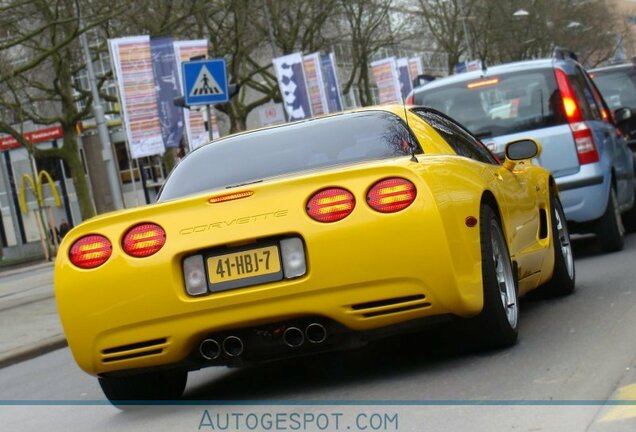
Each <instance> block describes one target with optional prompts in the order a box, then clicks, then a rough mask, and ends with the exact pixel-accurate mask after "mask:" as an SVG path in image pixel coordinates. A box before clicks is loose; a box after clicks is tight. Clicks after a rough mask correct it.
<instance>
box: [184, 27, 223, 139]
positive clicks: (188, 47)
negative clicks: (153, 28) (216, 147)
mask: <svg viewBox="0 0 636 432" xmlns="http://www.w3.org/2000/svg"><path fill="white" fill-rule="evenodd" d="M174 53H175V56H176V60H177V72H178V74H179V87H181V83H182V82H183V81H182V79H183V77H182V76H181V63H183V62H187V61H190V58H192V57H196V56H201V55H202V56H207V55H208V41H207V39H199V40H190V41H175V42H174ZM181 94H183V89H181ZM210 111H211V114H212V121H211V123H212V137H213V138H214V139H217V138H219V137H220V136H221V135H220V134H219V127H218V124H217V121H216V114H215V113H214V110H210ZM183 116H184V118H185V126H186V136H187V138H188V144H189V146H190V150H194V149H195V148H197V147H199V146H201V145H203V144H205V143H207V142H208V141H209V140H210V138H209V136H208V132H207V131H206V130H205V117H206V115H205V112H203V111H198V110H184V113H183Z"/></svg>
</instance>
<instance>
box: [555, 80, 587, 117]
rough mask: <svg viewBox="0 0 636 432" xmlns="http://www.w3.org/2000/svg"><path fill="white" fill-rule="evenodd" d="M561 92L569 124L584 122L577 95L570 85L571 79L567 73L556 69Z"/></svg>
mask: <svg viewBox="0 0 636 432" xmlns="http://www.w3.org/2000/svg"><path fill="white" fill-rule="evenodd" d="M554 73H555V76H556V80H557V85H558V86H559V91H560V92H561V100H562V101H563V109H564V111H565V117H566V118H567V119H568V122H569V123H573V122H580V121H583V115H582V114H581V108H580V107H579V103H578V102H577V100H576V94H574V89H573V88H572V84H571V83H570V79H569V78H568V75H567V74H566V73H565V71H563V70H561V69H558V68H557V69H555V71H554Z"/></svg>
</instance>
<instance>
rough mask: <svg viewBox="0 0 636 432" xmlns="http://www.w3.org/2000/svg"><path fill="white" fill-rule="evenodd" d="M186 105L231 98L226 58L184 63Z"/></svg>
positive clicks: (215, 102) (222, 101)
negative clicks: (228, 88) (229, 95)
mask: <svg viewBox="0 0 636 432" xmlns="http://www.w3.org/2000/svg"><path fill="white" fill-rule="evenodd" d="M182 68H183V69H182V71H183V74H182V76H183V92H184V95H183V96H184V98H185V103H186V105H190V106H194V105H213V104H218V103H224V102H227V101H228V100H229V98H228V94H227V93H228V92H227V72H226V68H225V59H209V60H196V61H190V62H183V63H182Z"/></svg>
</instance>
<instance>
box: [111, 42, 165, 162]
mask: <svg viewBox="0 0 636 432" xmlns="http://www.w3.org/2000/svg"><path fill="white" fill-rule="evenodd" d="M108 46H109V48H110V56H111V57H110V58H111V61H112V63H113V70H114V71H115V79H116V81H117V89H118V91H119V100H120V105H121V113H122V119H123V121H124V125H125V130H126V137H127V139H128V144H129V146H130V153H131V156H132V157H133V158H134V159H137V158H140V157H145V156H152V155H156V154H162V153H163V152H164V146H163V137H162V135H161V125H160V123H159V118H158V117H157V94H156V91H155V78H154V74H153V72H152V56H151V53H150V38H149V37H148V36H134V37H125V38H119V39H110V40H109V41H108Z"/></svg>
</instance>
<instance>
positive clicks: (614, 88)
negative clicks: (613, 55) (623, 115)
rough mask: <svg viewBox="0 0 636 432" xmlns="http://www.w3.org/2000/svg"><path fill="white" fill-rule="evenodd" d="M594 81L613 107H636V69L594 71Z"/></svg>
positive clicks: (608, 103) (613, 108)
mask: <svg viewBox="0 0 636 432" xmlns="http://www.w3.org/2000/svg"><path fill="white" fill-rule="evenodd" d="M592 76H593V77H594V83H595V84H596V86H597V87H598V89H599V90H600V91H601V94H602V95H603V98H604V99H605V102H607V105H608V106H609V107H610V108H611V109H612V110H615V109H617V108H622V107H628V108H634V107H636V84H635V83H636V71H634V70H633V69H628V70H615V71H602V72H594V73H593V74H592Z"/></svg>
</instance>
